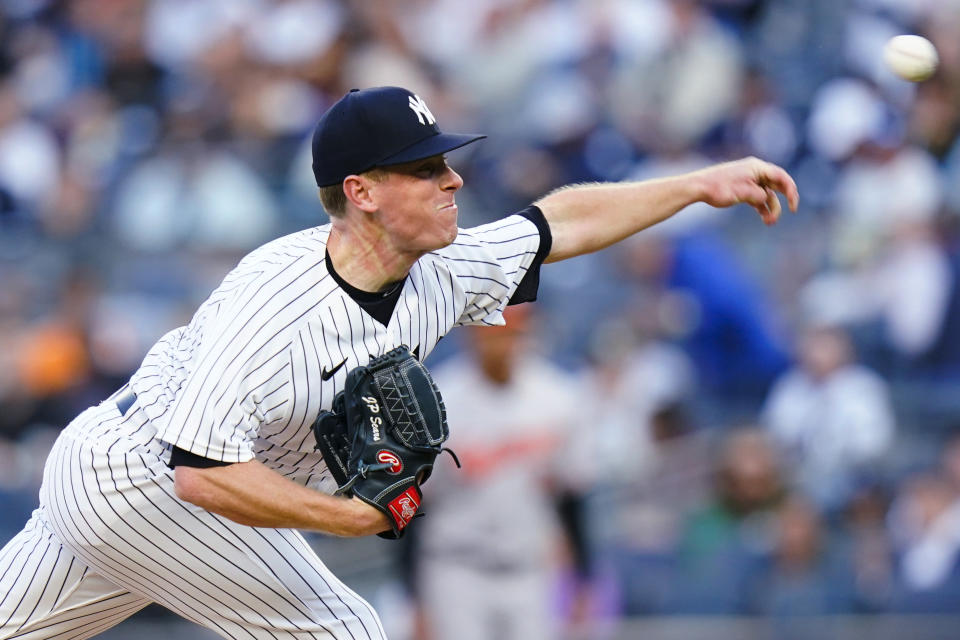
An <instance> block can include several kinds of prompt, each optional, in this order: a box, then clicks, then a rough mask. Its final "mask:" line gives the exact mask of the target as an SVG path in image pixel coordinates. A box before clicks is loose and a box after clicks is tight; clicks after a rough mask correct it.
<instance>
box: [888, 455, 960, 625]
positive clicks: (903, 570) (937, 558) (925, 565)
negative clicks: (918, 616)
mask: <svg viewBox="0 0 960 640" xmlns="http://www.w3.org/2000/svg"><path fill="white" fill-rule="evenodd" d="M890 528H891V535H892V537H893V540H894V543H895V545H896V549H897V554H898V566H897V575H898V584H899V589H898V591H897V593H896V594H895V596H894V599H893V603H892V607H893V608H894V609H895V610H898V611H906V612H910V613H920V612H923V613H932V612H936V613H948V612H953V611H955V610H956V603H957V598H958V597H960V497H958V493H957V490H956V487H955V486H954V485H953V484H952V483H951V482H950V481H948V480H947V478H946V477H944V476H943V475H942V474H940V473H935V472H921V473H916V474H913V475H912V476H910V477H909V478H907V480H906V481H905V482H904V484H903V485H902V487H901V489H900V492H899V494H898V496H897V498H896V500H895V502H894V503H893V505H892V507H891V512H890Z"/></svg>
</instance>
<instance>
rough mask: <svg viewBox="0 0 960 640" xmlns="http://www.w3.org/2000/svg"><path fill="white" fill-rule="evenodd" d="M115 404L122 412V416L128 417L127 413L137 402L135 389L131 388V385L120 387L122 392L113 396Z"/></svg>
mask: <svg viewBox="0 0 960 640" xmlns="http://www.w3.org/2000/svg"><path fill="white" fill-rule="evenodd" d="M111 399H112V400H113V403H114V404H115V405H117V411H119V412H120V415H123V416H125V415H127V411H129V410H130V407H132V406H133V403H134V402H136V401H137V394H135V393H134V392H133V389H131V388H130V385H128V384H125V385H123V386H122V387H120V390H119V391H117V392H116V393H114V394H113V395H112V396H111Z"/></svg>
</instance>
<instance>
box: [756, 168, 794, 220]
mask: <svg viewBox="0 0 960 640" xmlns="http://www.w3.org/2000/svg"><path fill="white" fill-rule="evenodd" d="M761 181H762V182H763V184H764V186H768V187H773V188H774V189H776V190H777V191H779V192H780V193H782V194H783V195H784V196H786V198H787V204H788V205H789V206H790V211H796V210H797V207H799V206H800V192H799V191H798V190H797V183H796V182H794V180H793V178H791V177H790V174H789V173H787V172H786V171H785V170H783V169H781V168H780V167H778V166H777V165H775V164H769V163H768V164H767V166H766V167H765V171H764V172H763V176H762V178H761Z"/></svg>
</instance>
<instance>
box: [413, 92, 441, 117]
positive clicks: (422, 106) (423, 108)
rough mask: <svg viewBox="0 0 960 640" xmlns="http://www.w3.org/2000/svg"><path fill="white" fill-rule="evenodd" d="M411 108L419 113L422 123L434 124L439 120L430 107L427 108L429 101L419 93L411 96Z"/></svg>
mask: <svg viewBox="0 0 960 640" xmlns="http://www.w3.org/2000/svg"><path fill="white" fill-rule="evenodd" d="M410 108H411V109H413V112H414V113H415V114H417V120H419V121H420V124H433V123H435V122H436V121H437V119H436V118H434V117H433V114H432V113H430V109H428V108H427V103H426V102H424V101H423V98H421V97H420V96H418V95H412V96H410Z"/></svg>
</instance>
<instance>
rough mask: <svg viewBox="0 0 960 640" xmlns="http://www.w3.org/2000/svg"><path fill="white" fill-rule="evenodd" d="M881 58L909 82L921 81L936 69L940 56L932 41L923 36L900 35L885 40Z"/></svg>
mask: <svg viewBox="0 0 960 640" xmlns="http://www.w3.org/2000/svg"><path fill="white" fill-rule="evenodd" d="M883 60H884V62H886V63H887V66H888V67H889V68H890V70H891V71H893V72H894V73H895V74H897V75H898V76H900V77H901V78H903V79H904V80H909V81H910V82H922V81H923V80H926V79H927V78H929V77H930V76H932V75H933V72H934V71H936V70H937V63H938V62H940V57H939V56H938V55H937V49H936V47H934V46H933V43H932V42H930V41H929V40H927V39H926V38H924V37H923V36H916V35H900V36H894V37H892V38H890V40H888V41H887V44H886V46H884V48H883Z"/></svg>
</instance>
